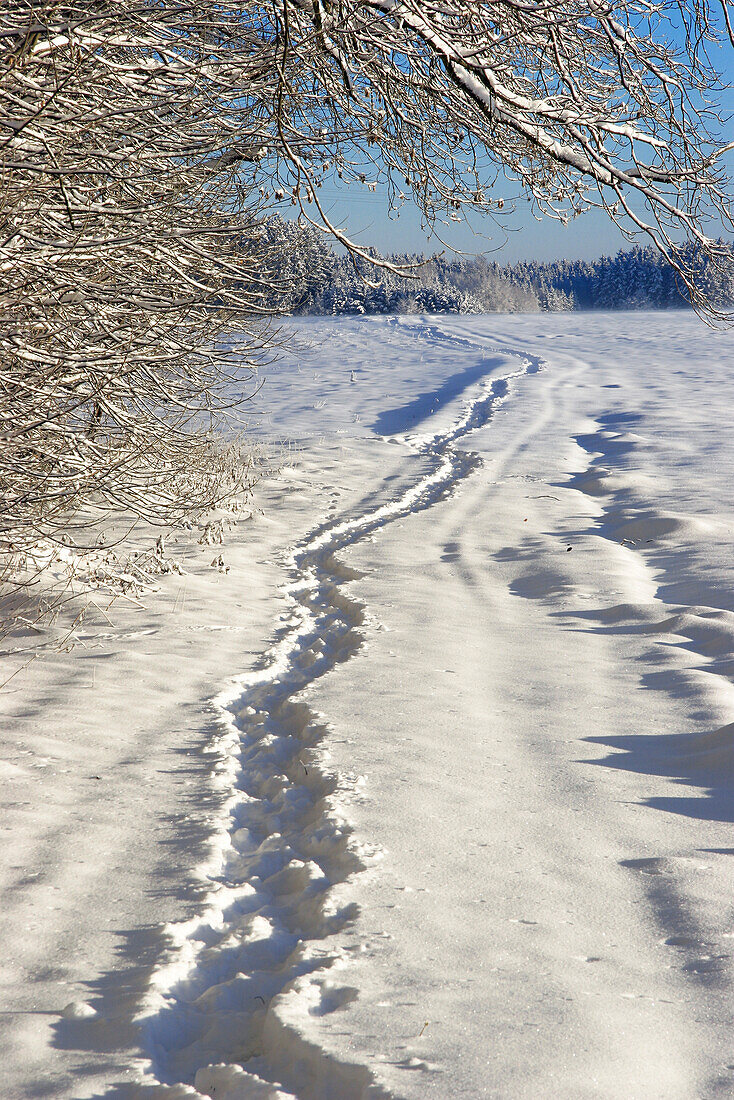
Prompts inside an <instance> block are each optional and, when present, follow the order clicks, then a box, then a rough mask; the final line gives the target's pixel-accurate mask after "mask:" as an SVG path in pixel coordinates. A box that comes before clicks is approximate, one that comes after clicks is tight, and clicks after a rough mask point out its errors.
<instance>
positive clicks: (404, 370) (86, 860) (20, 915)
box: [0, 312, 734, 1100]
mask: <svg viewBox="0 0 734 1100" xmlns="http://www.w3.org/2000/svg"><path fill="white" fill-rule="evenodd" d="M286 327H287V329H289V330H291V329H292V330H293V331H294V332H297V334H298V342H299V347H298V349H297V350H296V351H295V352H288V351H285V352H284V354H283V356H282V358H281V360H280V362H279V363H277V364H274V365H273V366H272V367H271V368H270V369H269V372H268V374H267V376H266V378H265V384H264V386H263V388H262V390H261V391H260V393H259V394H258V396H257V398H256V399H255V401H254V402H253V407H252V424H251V427H250V430H251V432H252V434H253V435H254V436H256V437H260V438H263V439H268V440H279V441H283V444H284V446H283V454H284V456H285V457H286V459H287V462H286V464H285V465H284V466H283V468H282V469H281V471H280V473H279V474H278V476H277V477H276V478H274V479H272V480H270V481H269V482H268V483H267V484H266V486H264V487H263V489H262V491H261V497H260V503H261V505H262V507H263V514H262V515H261V514H255V515H254V516H253V518H252V520H250V521H249V522H243V523H241V524H240V525H239V527H238V528H237V530H236V531H235V533H233V535H231V536H230V537H229V539H228V541H227V542H226V543H225V545H224V546H222V547H221V548H219V547H218V549H221V552H222V555H223V559H224V562H225V563H226V565H227V566H229V572H228V573H224V572H220V571H217V570H213V569H211V568H210V566H209V559H210V558H211V554H212V550H211V547H210V546H204V547H203V548H199V547H198V546H195V545H193V542H192V544H191V545H189V544H182V546H181V548H180V554H181V560H182V564H183V565H184V568H185V569H186V574H185V576H171V577H164V578H161V579H160V584H159V589H158V592H157V593H156V594H155V595H153V596H151V597H149V598H148V599H147V600H146V602H145V606H144V607H132V606H131V607H130V608H128V609H126V610H123V609H120V608H115V610H114V613H113V615H112V625H110V623H107V622H104V621H102V620H100V622H99V623H98V624H97V623H93V622H91V621H85V623H84V626H83V629H82V631H81V635H82V636H81V637H80V644H79V645H77V646H76V647H75V648H74V649H72V650H71V651H70V652H55V651H53V650H49V652H47V653H45V655H44V656H43V659H42V660H37V661H34V662H33V663H32V664H30V665H28V666H27V667H25V668H23V670H22V671H21V672H20V673H18V675H17V676H16V677H15V678H14V679H13V680H12V682H11V683H9V684H8V685H7V688H6V690H5V692H4V693H3V694H2V696H0V706H2V711H3V723H2V729H3V734H2V738H3V740H2V753H1V754H0V756H1V758H2V774H3V777H4V780H5V788H6V795H5V798H4V811H5V812H4V818H3V826H4V828H5V829H6V830H7V835H8V837H12V841H13V842H12V843H6V844H5V845H4V846H3V857H2V861H0V875H1V876H2V878H1V879H0V881H1V882H2V887H3V897H4V899H5V903H4V906H3V913H2V923H3V931H2V941H1V942H2V944H3V956H4V961H3V973H2V988H3V1002H4V1003H3V1007H4V1009H5V1014H4V1016H3V1020H4V1026H3V1039H2V1059H1V1060H0V1067H1V1068H0V1094H2V1095H3V1096H8V1097H12V1098H15V1097H18V1098H20V1097H30V1096H39V1095H52V1096H55V1097H89V1096H100V1095H105V1096H106V1095H109V1096H115V1097H129V1098H133V1097H141V1098H147V1097H151V1098H153V1100H155V1098H158V1100H164V1098H165V1100H177V1098H183V1097H187V1096H188V1097H193V1098H196V1097H197V1096H199V1097H202V1096H210V1097H216V1098H219V1100H221V1098H222V1097H226V1098H227V1100H240V1098H244V1097H248V1098H249V1097H263V1098H265V1097H267V1098H278V1097H289V1096H295V1097H299V1098H301V1097H302V1098H304V1100H311V1098H318V1100H324V1098H327V1097H329V1098H331V1097H334V1098H339V1100H351V1098H358V1097H359V1098H361V1097H404V1098H406V1100H412V1098H416V1100H417V1098H421V1100H423V1098H428V1100H430V1098H433V1097H436V1098H443V1097H447V1096H460V1097H466V1098H474V1097H480V1096H490V1097H503V1098H505V1097H528V1096H532V1097H534V1098H535V1097H539V1098H542V1097H557V1096H564V1097H573V1098H576V1097H579V1098H581V1097H584V1098H586V1097H615V1098H617V1097H618V1098H620V1100H621V1098H629V1097H645V1100H648V1098H654V1097H660V1098H663V1097H664V1098H666V1100H669V1098H681V1100H683V1098H686V1100H687V1098H690V1097H692V1096H709V1095H732V1094H734V1070H733V1069H732V1065H733V1063H732V1059H731V1049H730V1037H731V1032H732V1024H733V1023H734V1020H733V1019H732V1016H733V1014H734V1012H733V1009H734V1002H733V1001H732V995H731V994H732V988H731V971H732V968H731V958H732V953H733V947H732V945H734V916H733V914H732V907H731V855H732V847H731V829H730V826H731V822H732V821H733V820H734V796H733V794H732V779H733V778H734V734H733V733H732V731H733V730H734V688H733V687H732V682H731V677H732V670H734V595H733V593H734V584H732V580H733V577H732V572H733V570H734V566H733V565H732V561H731V552H730V546H731V536H732V531H733V530H734V468H733V467H734V448H733V447H732V444H731V435H730V431H729V427H730V425H729V419H730V417H729V405H730V402H729V387H730V386H731V380H730V379H731V372H732V363H733V360H734V334H728V333H716V332H712V331H710V330H708V329H706V328H705V327H704V326H703V325H702V323H701V322H700V321H698V320H697V319H696V318H695V317H694V316H692V315H691V314H690V313H683V312H681V313H677V312H676V313H662V314H638V313H636V314H634V315H620V314H587V315H584V314H575V315H570V316H569V315H553V316H548V315H532V316H518V315H515V316H511V317H509V316H501V315H492V316H489V317H477V316H471V317H462V318H448V317H441V318H435V317H434V318H424V317H405V318H386V317H379V318H353V319H350V318H339V319H337V320H333V319H330V320H326V319H313V320H302V321H299V322H298V323H296V322H293V323H292V324H289V325H288V326H286ZM169 550H170V544H169ZM32 644H33V639H32V638H29V639H27V641H26V642H24V643H23V645H24V646H25V647H26V648H25V650H24V651H23V652H20V651H19V652H16V653H14V654H10V655H6V656H5V657H4V658H3V665H4V666H5V665H7V667H8V668H9V670H10V671H13V670H14V669H15V668H16V667H17V665H18V663H19V661H22V659H23V657H24V656H25V655H26V654H27V655H30V653H31V646H32ZM3 678H4V677H3Z"/></svg>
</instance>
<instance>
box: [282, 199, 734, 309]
mask: <svg viewBox="0 0 734 1100" xmlns="http://www.w3.org/2000/svg"><path fill="white" fill-rule="evenodd" d="M268 234H269V236H270V237H271V239H272V240H273V242H274V241H276V240H278V241H280V242H281V244H282V245H283V251H282V252H281V254H280V256H279V258H278V261H277V269H278V282H279V285H281V286H282V287H283V288H287V290H286V291H285V295H286V298H285V300H284V299H283V298H282V297H281V299H280V304H281V306H283V305H285V306H286V307H287V308H288V310H289V311H290V312H291V313H294V314H296V315H307V314H316V315H326V316H328V315H336V314H362V313H365V314H376V313H523V312H536V311H550V312H561V311H565V310H584V309H586V310H590V309H600V310H625V309H684V308H690V307H691V306H692V305H693V302H692V296H691V293H690V291H689V289H688V287H687V286H686V285H685V283H684V282H683V280H682V279H681V278H680V276H679V275H678V273H677V272H676V271H675V269H674V268H672V267H671V266H670V264H668V263H667V262H666V261H665V259H664V257H663V256H662V255H661V254H660V252H659V251H658V250H657V249H656V248H653V247H652V246H646V247H645V246H636V247H634V248H631V249H624V250H620V251H619V252H618V253H617V255H616V256H602V257H600V258H599V259H596V260H591V261H587V260H554V261H551V262H547V263H544V262H540V261H537V260H534V261H527V260H525V261H521V262H519V263H516V264H499V263H497V262H496V261H493V260H488V259H487V258H486V257H484V256H472V257H465V256H453V255H446V254H444V253H441V254H436V255H433V256H430V257H426V256H425V255H408V254H391V255H388V256H379V254H378V253H377V252H375V253H374V260H375V261H377V263H373V262H370V260H369V259H365V258H363V257H354V256H352V255H349V254H342V255H339V254H337V253H336V252H335V251H334V250H333V248H331V247H330V246H329V245H328V243H327V242H326V241H325V240H324V237H323V235H322V234H320V233H319V232H318V231H316V230H315V229H314V228H313V227H311V226H309V225H301V226H299V225H298V224H296V223H293V222H286V221H284V220H283V219H282V218H280V217H277V216H276V217H275V218H272V219H271V220H270V221H269V224H268ZM720 244H721V248H722V251H725V252H726V253H728V257H729V262H728V263H717V264H715V265H714V264H711V263H709V261H708V258H707V256H706V255H705V254H704V253H701V252H700V251H699V253H698V255H695V254H694V255H691V256H690V257H689V258H688V263H689V266H690V268H691V270H695V271H696V278H697V280H698V281H699V283H700V285H701V288H702V290H705V293H706V295H707V296H708V297H709V299H710V300H711V301H713V302H716V304H717V306H718V307H719V308H720V309H721V310H726V309H729V308H731V306H732V304H734V246H732V244H731V242H723V241H722V242H720ZM691 252H692V253H695V246H691ZM380 262H382V265H381V266H378V264H379V263H380ZM402 270H410V271H411V272H412V276H413V277H412V278H406V277H405V276H402V275H400V274H397V273H396V272H397V271H402Z"/></svg>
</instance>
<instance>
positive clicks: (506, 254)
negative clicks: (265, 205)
mask: <svg viewBox="0 0 734 1100" xmlns="http://www.w3.org/2000/svg"><path fill="white" fill-rule="evenodd" d="M507 193H508V194H509V189H508V192H507ZM319 199H320V201H321V202H322V204H323V206H324V209H325V210H326V212H327V213H328V215H329V217H330V218H331V219H332V220H335V221H336V223H337V224H338V225H340V226H341V227H342V228H344V229H345V230H347V231H348V232H349V233H350V235H351V237H352V239H353V240H356V241H357V242H358V243H359V244H365V245H373V246H374V247H375V248H377V249H378V251H380V252H382V253H386V252H426V253H431V252H439V251H442V249H443V248H444V245H442V243H441V241H440V240H439V239H438V238H437V237H433V238H430V237H429V235H428V233H427V232H426V231H425V229H422V228H421V224H420V223H421V219H420V214H419V213H418V211H417V210H416V208H415V207H414V206H413V205H412V204H411V203H410V202H406V203H405V204H404V205H403V206H402V208H401V210H400V214H399V217H398V216H396V214H395V213H393V214H392V215H390V216H389V215H388V203H387V197H386V195H385V193H384V192H382V193H381V192H380V191H376V192H374V193H372V192H370V191H368V190H367V189H366V188H361V187H356V186H355V187H350V188H343V189H342V190H341V191H337V190H336V188H333V187H324V188H323V189H322V190H321V191H320V192H319ZM438 229H439V231H440V234H441V237H442V239H443V241H445V242H446V244H448V245H450V246H451V247H452V248H455V249H457V250H460V251H463V252H468V253H471V254H474V253H482V254H486V255H487V257H488V258H489V259H494V260H496V262H497V263H500V264H505V263H515V262H517V261H518V260H554V259H558V258H560V257H565V258H567V259H573V260H575V259H580V260H591V259H595V258H596V257H598V256H601V255H610V254H612V255H613V254H614V253H616V252H618V251H619V249H620V248H625V247H626V248H629V247H630V244H629V242H628V241H626V240H625V238H624V237H623V236H622V234H621V233H620V231H619V230H618V229H617V228H616V226H615V225H614V224H613V222H612V221H611V219H610V218H609V216H608V215H607V214H604V213H603V212H601V211H591V212H589V213H588V214H586V215H582V216H581V217H579V218H577V219H576V220H575V221H573V222H572V223H571V224H570V225H568V226H562V225H561V224H560V223H559V222H555V221H551V220H550V219H549V218H543V219H542V221H537V220H536V219H535V218H534V217H533V216H532V214H531V213H530V212H529V207H528V205H527V204H525V203H519V204H518V207H517V210H516V213H515V214H514V216H513V215H509V216H508V217H507V218H506V220H505V224H503V226H502V227H501V228H500V227H498V226H496V225H495V224H494V223H493V222H492V221H491V220H490V219H489V218H484V219H483V218H480V217H476V216H475V217H474V218H473V220H472V221H471V223H466V222H464V221H462V223H461V224H458V223H452V224H451V226H450V227H448V226H445V225H442V226H439V227H438Z"/></svg>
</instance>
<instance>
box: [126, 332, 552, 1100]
mask: <svg viewBox="0 0 734 1100" xmlns="http://www.w3.org/2000/svg"><path fill="white" fill-rule="evenodd" d="M422 335H423V336H425V337H426V338H433V339H440V340H443V341H447V337H446V336H445V335H444V334H443V333H441V332H440V331H438V330H437V331H435V332H434V330H432V329H430V327H427V328H426V331H425V332H424V333H422ZM456 339H457V341H458V342H460V343H462V344H467V343H469V344H470V342H469V341H467V340H462V339H460V338H456ZM448 342H449V343H450V338H449V339H448ZM505 354H506V355H510V356H512V355H513V354H515V353H513V352H512V351H511V350H509V351H508V350H507V349H505ZM515 357H516V359H518V360H519V364H520V365H519V366H518V367H517V368H516V369H515V370H514V371H510V372H509V373H506V374H505V375H503V376H500V377H495V378H492V379H490V380H487V381H485V382H484V384H483V385H481V386H480V387H479V392H478V394H477V395H476V396H475V397H474V398H473V399H471V400H469V401H468V402H467V403H466V405H465V406H464V408H463V409H462V410H461V412H460V413H459V415H458V416H457V417H456V418H455V420H454V421H453V422H452V423H451V425H450V426H449V427H448V428H447V429H446V430H445V431H442V432H440V433H439V434H436V435H429V436H423V437H411V436H405V437H402V441H403V442H404V443H406V444H407V445H408V446H409V448H410V449H411V450H412V452H413V453H414V454H416V455H417V456H418V457H419V459H420V460H421V461H420V465H421V468H422V473H421V476H420V477H419V478H418V479H417V480H415V481H414V482H413V483H412V484H409V485H408V486H407V487H403V488H402V489H401V491H400V492H398V493H397V494H396V495H395V497H394V499H388V500H386V501H384V502H383V503H380V504H376V505H373V506H372V507H370V508H367V510H365V511H363V512H362V513H361V514H356V515H350V516H346V517H343V518H339V519H332V520H331V521H330V522H328V523H326V524H324V525H323V526H322V527H320V528H318V529H316V530H315V531H314V532H313V533H312V534H311V535H310V536H309V537H308V538H306V539H305V540H304V541H303V542H302V543H300V544H299V545H297V546H296V547H295V549H294V550H293V551H292V553H291V555H290V558H289V560H288V562H287V567H288V571H289V572H290V574H291V576H292V580H291V582H290V584H289V586H288V589H287V597H288V600H289V603H290V607H291V612H290V623H289V625H288V626H287V627H286V628H285V629H284V630H283V631H282V632H281V635H280V636H279V637H278V638H277V640H276V642H275V644H274V645H273V647H272V649H271V650H270V651H269V652H268V653H267V654H266V655H265V657H264V658H263V661H262V664H261V667H260V668H259V669H257V670H256V671H254V672H252V673H250V674H247V675H245V676H243V677H242V678H241V679H240V680H239V681H238V683H237V686H236V688H235V689H234V690H233V691H231V692H230V693H228V694H226V695H223V696H222V697H220V699H219V700H218V707H219V711H220V725H221V733H220V735H219V737H218V741H217V743H216V744H215V745H214V746H213V748H212V753H213V755H214V757H215V759H216V761H217V765H216V766H217V769H218V772H219V780H218V781H219V783H220V785H221V786H222V787H223V788H225V789H226V788H231V797H230V798H229V800H228V803H227V806H226V818H225V819H224V820H222V823H221V831H220V834H219V838H218V840H217V843H216V848H217V852H216V857H215V858H214V859H213V861H212V863H211V864H210V865H209V866H208V867H207V868H205V869H204V871H203V874H204V875H205V878H206V881H207V882H208V893H207V898H206V904H205V906H204V908H203V912H202V915H201V917H200V918H197V919H195V920H194V921H192V922H188V923H186V924H182V925H178V926H172V927H171V928H170V929H169V934H170V940H171V944H172V946H171V950H170V953H169V957H168V959H167V960H166V962H165V964H164V965H162V966H161V967H160V968H159V969H158V971H157V972H156V974H155V975H154V979H153V983H152V989H151V995H150V997H149V1007H148V1010H147V1012H146V1014H145V1016H144V1020H143V1028H144V1034H145V1037H146V1045H147V1048H148V1050H149V1053H150V1057H151V1062H152V1073H153V1076H154V1077H155V1078H156V1079H157V1080H159V1081H160V1082H162V1083H164V1084H174V1083H177V1082H181V1083H184V1084H188V1085H193V1086H194V1089H195V1091H196V1093H198V1094H200V1095H201V1094H203V1095H207V1096H212V1097H216V1098H217V1100H222V1098H231V1100H235V1098H237V1100H239V1098H240V1097H244V1096H248V1097H250V1096H253V1097H264V1098H265V1097H268V1098H274V1097H278V1096H295V1097H298V1098H299V1100H300V1098H303V1100H310V1098H314V1100H315V1098H317V1097H323V1096H327V1095H328V1096H334V1097H339V1100H357V1098H361V1097H368V1096H369V1097H380V1096H387V1095H388V1093H386V1092H385V1091H384V1089H383V1088H381V1086H380V1085H379V1084H377V1083H376V1082H375V1081H374V1079H373V1076H372V1073H371V1072H370V1071H369V1070H368V1069H367V1068H365V1067H363V1066H360V1065H353V1064H349V1063H346V1062H342V1061H338V1060H336V1059H335V1058H332V1057H329V1056H328V1055H326V1054H325V1053H324V1052H323V1051H321V1050H320V1049H319V1048H318V1047H317V1046H315V1045H314V1044H313V1043H309V1042H308V1041H306V1040H305V1039H304V1038H302V1036H301V1034H300V1030H299V1027H298V1018H299V1014H310V1015H312V1016H313V1015H326V1014H328V1013H331V1012H334V1011H336V1010H338V1009H339V1008H340V1007H341V1006H343V1005H345V1004H347V1003H349V1001H350V1000H351V999H352V998H353V997H354V996H355V992H354V991H353V990H352V989H350V987H349V986H348V985H344V986H343V985H341V984H340V982H339V978H340V976H341V973H342V971H344V979H345V981H348V979H349V973H348V966H347V960H346V959H345V958H344V954H343V953H341V954H340V953H339V952H335V951H334V950H332V948H331V947H330V937H332V936H333V935H334V934H335V933H337V932H339V931H340V930H342V929H343V928H344V927H345V925H347V924H348V923H349V922H350V921H352V920H353V919H354V918H355V916H356V908H355V906H354V905H348V906H345V907H340V905H339V904H338V902H337V901H335V900H334V897H333V894H334V887H335V886H336V885H337V884H339V883H341V882H343V881H344V880H346V879H347V878H349V877H350V876H354V875H358V874H360V873H362V872H363V871H364V870H365V869H366V868H369V867H370V866H371V865H372V864H373V863H374V862H375V861H377V860H379V858H380V855H381V853H380V850H379V849H378V848H376V847H371V846H370V845H369V844H368V843H365V842H361V843H358V842H357V841H356V840H355V838H354V837H353V835H352V830H351V828H350V825H349V821H348V818H347V814H346V810H347V809H348V805H349V802H350V800H354V799H355V798H359V794H360V787H361V784H362V783H363V781H364V780H363V777H361V776H359V775H350V774H344V773H342V774H335V773H333V772H331V771H330V770H329V768H328V764H327V761H326V759H325V756H324V753H323V751H322V750H321V743H322V741H323V739H324V736H325V734H326V732H327V727H326V726H325V724H324V721H323V719H322V717H321V716H320V715H319V714H318V713H317V712H316V711H315V710H314V709H313V708H312V707H311V706H310V705H309V702H308V690H307V689H308V688H309V687H310V685H312V684H313V683H314V682H315V681H317V680H318V679H319V678H321V677H323V676H324V675H325V674H326V673H328V672H330V671H331V670H332V669H334V668H335V666H337V665H338V664H340V663H343V662H345V661H348V660H349V659H350V658H351V657H352V656H353V655H354V654H355V653H357V651H358V650H359V649H360V647H361V646H362V644H363V641H364V629H363V628H364V624H365V620H366V616H367V615H368V611H367V609H366V608H365V607H364V605H363V604H362V603H361V602H360V601H359V600H357V599H355V598H354V597H353V596H351V595H350V594H349V591H348V589H347V588H346V586H347V585H348V583H349V581H351V580H353V579H355V577H356V576H357V574H355V573H354V572H353V571H352V570H350V569H349V568H347V567H346V566H345V565H344V564H342V563H341V562H340V560H339V557H338V554H339V552H340V551H341V550H343V549H345V548H347V547H349V546H352V545H354V544H355V543H357V542H358V541H360V540H363V539H365V538H366V537H368V536H371V535H373V534H375V533H376V532H378V531H380V530H381V529H382V528H384V527H385V526H386V525H388V524H390V523H392V522H394V521H395V520H396V519H399V518H400V517H405V516H408V515H410V514H412V513H416V512H419V511H423V510H425V509H428V508H431V507H432V506H433V505H435V504H437V503H438V502H439V501H441V500H443V499H445V498H446V497H447V496H449V495H451V494H453V493H454V491H455V489H456V488H457V486H458V485H459V484H460V482H461V481H462V479H463V478H465V477H466V476H467V475H468V474H469V473H471V471H472V470H473V469H474V468H475V467H476V465H477V463H478V462H479V461H480V460H479V458H478V456H477V455H475V454H472V453H471V452H470V451H466V450H462V449H460V448H459V447H458V446H457V445H458V444H460V443H462V442H463V441H464V440H465V439H467V438H468V437H469V436H470V435H471V433H472V432H474V431H476V430H478V429H480V428H482V427H485V426H486V425H487V424H488V423H489V421H490V419H491V417H492V415H493V413H494V412H495V410H496V409H497V407H498V406H499V405H500V404H501V403H502V402H503V401H504V400H505V399H506V397H507V395H508V393H509V392H510V386H511V383H512V381H513V379H517V378H520V377H522V376H523V375H527V374H531V373H534V372H537V370H538V369H540V365H541V360H539V359H538V358H537V357H535V356H517V355H516V354H515ZM496 365H497V364H496V362H494V363H493V366H495V367H496ZM484 373H485V374H486V369H485V372H484ZM478 374H479V372H478V371H474V372H473V374H472V377H471V381H474V382H476V380H477V377H478Z"/></svg>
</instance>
